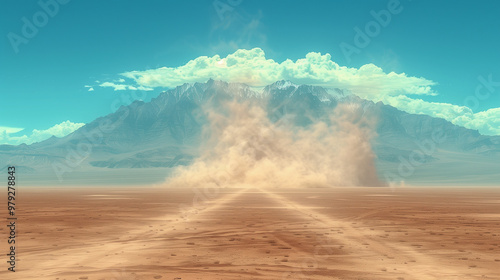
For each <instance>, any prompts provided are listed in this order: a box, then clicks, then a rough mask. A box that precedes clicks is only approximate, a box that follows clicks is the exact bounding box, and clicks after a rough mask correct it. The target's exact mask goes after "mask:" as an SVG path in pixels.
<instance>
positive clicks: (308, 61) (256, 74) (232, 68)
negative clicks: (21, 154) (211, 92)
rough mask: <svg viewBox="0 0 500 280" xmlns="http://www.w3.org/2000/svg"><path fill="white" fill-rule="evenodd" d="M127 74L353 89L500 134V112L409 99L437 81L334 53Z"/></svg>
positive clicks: (147, 79) (202, 60)
mask: <svg viewBox="0 0 500 280" xmlns="http://www.w3.org/2000/svg"><path fill="white" fill-rule="evenodd" d="M121 75H122V76H124V77H126V78H130V79H133V80H134V81H135V82H136V83H137V85H138V86H142V87H146V88H154V87H175V86H178V85H181V84H184V83H194V82H206V81H207V80H208V79H209V78H212V79H215V80H224V81H228V82H239V83H245V84H247V85H249V86H252V87H263V86H266V85H268V84H271V83H274V82H275V81H278V80H290V81H292V82H294V83H297V84H308V85H317V86H323V87H328V88H341V89H348V90H350V91H351V92H352V93H354V94H356V95H358V96H360V97H362V98H366V99H369V100H372V101H374V102H378V101H383V102H384V103H386V104H389V105H392V106H394V107H396V108H398V109H400V110H403V111H406V112H409V113H417V114H427V115H430V116H433V117H440V118H444V119H446V120H448V121H451V122H452V123H454V124H457V125H462V126H465V127H467V128H471V129H477V130H479V131H480V132H481V133H483V134H488V135H499V134H500V126H499V119H500V108H495V109H490V110H488V111H484V112H479V113H473V112H472V110H471V109H470V108H468V107H465V106H457V105H453V104H448V103H435V102H426V101H423V100H421V99H414V98H410V97H408V96H418V95H436V92H434V91H433V89H432V86H434V85H435V84H436V83H435V82H434V81H431V80H428V79H425V78H422V77H411V76H408V75H406V74H405V73H400V74H398V73H395V72H390V73H385V72H384V71H383V70H382V69H381V68H380V67H378V66H376V65H374V64H366V65H363V66H361V67H360V68H359V69H358V68H349V67H345V66H340V65H338V64H337V63H335V62H334V61H333V60H332V57H331V55H330V54H324V55H322V54H320V53H316V52H310V53H308V54H307V55H306V57H305V58H302V59H298V60H296V61H292V60H290V59H287V60H285V61H283V62H281V63H280V62H277V61H274V60H272V59H266V56H265V53H264V51H263V50H262V49H260V48H254V49H251V50H244V49H240V50H237V51H236V52H234V53H232V54H229V55H228V56H226V57H224V58H221V57H220V56H219V55H214V56H212V57H208V56H200V57H198V58H196V59H193V60H191V61H189V62H188V63H186V64H185V65H182V66H179V67H161V68H157V69H150V70H145V71H131V72H126V73H122V74H121ZM105 84H106V83H105ZM101 86H103V85H101ZM109 86H112V85H109ZM115 90H121V87H120V88H119V89H117V88H116V87H115Z"/></svg>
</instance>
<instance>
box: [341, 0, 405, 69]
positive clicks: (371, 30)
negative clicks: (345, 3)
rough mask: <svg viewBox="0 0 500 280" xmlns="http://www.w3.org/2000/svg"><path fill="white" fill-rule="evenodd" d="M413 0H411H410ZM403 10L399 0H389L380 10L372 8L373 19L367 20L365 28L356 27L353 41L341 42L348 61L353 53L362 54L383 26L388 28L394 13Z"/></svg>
mask: <svg viewBox="0 0 500 280" xmlns="http://www.w3.org/2000/svg"><path fill="white" fill-rule="evenodd" d="M408 1H411V0H408ZM402 11H403V6H402V5H401V3H400V1H399V0H389V2H387V6H386V9H382V10H380V11H378V12H376V11H374V10H371V11H370V15H371V16H372V17H373V20H371V21H369V22H367V23H366V24H365V26H364V29H361V28H359V27H358V26H355V27H354V32H355V34H354V38H353V43H352V44H349V43H346V42H342V43H340V45H339V47H340V50H341V51H342V53H343V54H344V57H345V58H346V60H347V62H351V56H352V55H353V54H360V53H361V49H364V48H366V47H368V45H370V43H371V41H372V39H373V38H375V37H377V36H378V35H380V32H382V28H386V27H387V26H389V24H390V23H391V21H392V17H393V16H394V15H397V14H400V13H401V12H402Z"/></svg>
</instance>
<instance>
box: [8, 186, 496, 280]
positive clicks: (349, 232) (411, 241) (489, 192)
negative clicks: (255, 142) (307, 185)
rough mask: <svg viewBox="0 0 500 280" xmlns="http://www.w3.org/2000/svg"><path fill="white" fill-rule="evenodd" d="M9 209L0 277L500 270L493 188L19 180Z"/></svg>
mask: <svg viewBox="0 0 500 280" xmlns="http://www.w3.org/2000/svg"><path fill="white" fill-rule="evenodd" d="M0 199H2V201H6V197H5V195H4V196H2V197H0ZM5 204H7V203H5ZM4 208H6V207H2V209H3V210H2V212H1V213H3V216H4V217H7V213H6V212H7V211H6V209H4ZM17 216H18V221H17V243H16V246H17V263H16V270H17V272H14V273H13V272H10V271H7V267H8V264H7V263H6V260H7V257H6V256H5V254H4V253H2V255H3V256H4V257H3V259H4V261H2V262H1V263H2V266H3V268H2V269H1V270H0V279H52V280H63V279H66V280H70V279H71V280H73V279H77V280H80V279H89V280H98V279H117V280H132V279H169V280H172V279H182V280H188V279H207V280H208V279H273V280H275V279H405V280H407V279H500V188H447V189H446V188H431V187H424V188H422V187H421V188H411V187H406V188H359V187H352V188H347V187H345V188H311V189H284V188H276V189H256V188H251V187H248V188H245V187H243V188H220V189H217V188H210V189H208V188H207V189H203V188H200V189H172V188H165V187H154V188H151V187H143V186H141V187H127V188H117V187H115V188H110V187H101V188H97V187H88V188H71V189H70V188H53V189H49V188H20V189H19V191H18V194H17ZM5 224H7V222H5ZM7 229H8V228H7V227H6V226H2V227H1V229H0V237H1V238H0V240H2V241H1V244H2V245H1V248H2V252H7V248H8V247H7V246H8V244H7V241H6V240H7V236H8V233H7Z"/></svg>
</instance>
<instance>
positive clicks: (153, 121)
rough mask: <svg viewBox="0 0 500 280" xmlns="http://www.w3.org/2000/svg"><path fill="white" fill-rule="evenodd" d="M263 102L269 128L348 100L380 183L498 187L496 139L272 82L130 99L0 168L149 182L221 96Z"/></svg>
mask: <svg viewBox="0 0 500 280" xmlns="http://www.w3.org/2000/svg"><path fill="white" fill-rule="evenodd" d="M231 99H237V100H248V101H251V102H255V103H258V104H262V106H263V107H264V108H265V110H266V112H267V113H268V116H269V119H270V120H271V121H273V122H276V121H279V120H280V119H283V118H284V117H289V116H292V120H291V121H292V122H293V123H294V125H297V126H308V125H310V124H311V123H313V122H314V120H317V119H322V118H325V116H327V115H328V112H330V111H332V110H334V109H335V108H336V107H337V106H338V105H339V104H355V105H356V106H357V107H358V108H361V110H363V111H364V112H366V114H367V115H369V116H374V118H375V119H376V121H375V124H374V128H373V129H374V132H376V137H375V138H374V139H373V140H372V142H371V143H372V148H373V151H374V152H375V155H376V159H375V160H376V166H377V170H378V174H379V177H380V178H381V179H382V180H385V181H388V182H389V183H391V184H400V183H402V182H404V183H409V184H417V185H495V184H496V185H499V184H500V175H499V174H500V172H499V171H500V136H485V135H481V134H480V133H479V132H478V131H476V130H471V129H466V128H464V127H460V126H457V125H454V124H452V123H450V122H448V121H446V120H444V119H440V118H433V117H430V116H427V115H416V114H409V113H406V112H403V111H400V110H398V109H396V108H394V107H392V106H389V105H385V104H383V103H381V102H378V103H374V102H372V101H368V100H365V99H362V98H359V97H357V96H355V95H353V94H351V93H349V92H346V91H343V90H341V89H325V88H322V87H317V86H309V85H296V84H293V83H291V82H289V81H277V82H275V83H273V84H271V85H268V86H266V87H265V88H263V89H262V90H254V89H252V88H250V87H248V86H246V85H244V84H239V83H226V82H223V81H215V80H209V81H207V82H206V83H194V84H184V85H182V86H178V87H176V88H173V89H171V90H168V91H165V92H163V93H161V94H160V95H158V97H156V98H154V99H152V100H151V101H150V102H143V101H139V100H136V101H134V102H132V103H131V104H130V105H128V106H122V107H120V108H119V109H118V110H117V111H116V112H114V113H111V114H109V115H107V116H103V117H100V118H98V119H96V120H94V121H92V122H90V123H88V124H86V125H84V126H83V127H81V128H80V129H78V130H76V131H74V132H73V133H71V134H69V135H67V136H65V137H62V138H56V137H52V138H50V139H47V140H45V141H42V142H39V143H34V144H31V145H25V144H22V145H18V146H11V145H0V160H1V162H2V163H3V164H2V165H0V170H2V171H4V170H5V169H6V168H7V166H10V165H15V166H16V167H17V170H18V178H19V179H18V180H19V182H20V183H24V184H26V185H75V184H85V185H89V184H90V185H100V184H102V185H109V184H150V183H158V182H161V181H163V180H164V179H165V178H166V177H168V176H169V175H170V174H171V172H172V170H174V169H175V167H176V166H179V165H189V164H190V163H191V162H193V160H194V159H195V158H196V157H198V156H199V154H200V145H202V144H203V142H204V133H203V132H204V129H205V128H206V126H207V122H208V121H207V116H206V114H204V113H203V110H202V109H203V108H204V107H206V106H209V105H210V106H213V107H214V108H217V106H218V105H220V104H221V103H222V102H224V101H226V100H231Z"/></svg>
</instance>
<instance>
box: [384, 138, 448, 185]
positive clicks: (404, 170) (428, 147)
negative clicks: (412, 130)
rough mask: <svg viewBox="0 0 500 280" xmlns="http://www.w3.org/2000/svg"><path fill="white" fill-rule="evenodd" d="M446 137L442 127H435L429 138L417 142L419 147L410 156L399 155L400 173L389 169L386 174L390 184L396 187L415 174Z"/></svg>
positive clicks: (398, 169)
mask: <svg viewBox="0 0 500 280" xmlns="http://www.w3.org/2000/svg"><path fill="white" fill-rule="evenodd" d="M446 139H447V136H446V133H445V132H444V131H443V130H442V129H441V128H437V129H434V131H433V132H432V133H431V136H430V137H429V138H427V139H424V140H421V141H418V142H416V145H417V147H418V148H417V149H414V150H413V151H411V153H410V154H409V155H408V156H406V157H403V156H399V157H398V160H399V164H398V167H397V171H398V174H394V173H393V172H389V171H387V172H385V174H384V177H385V180H386V182H387V183H389V186H390V187H391V188H394V187H395V186H396V185H398V184H401V183H404V181H405V180H404V179H405V178H408V177H410V176H411V175H413V173H414V172H415V170H416V169H417V168H418V167H419V166H421V165H423V164H424V163H426V162H427V160H426V158H428V157H431V156H432V155H433V154H435V153H436V152H437V148H438V146H439V145H440V144H443V143H444V142H445V141H446Z"/></svg>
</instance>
